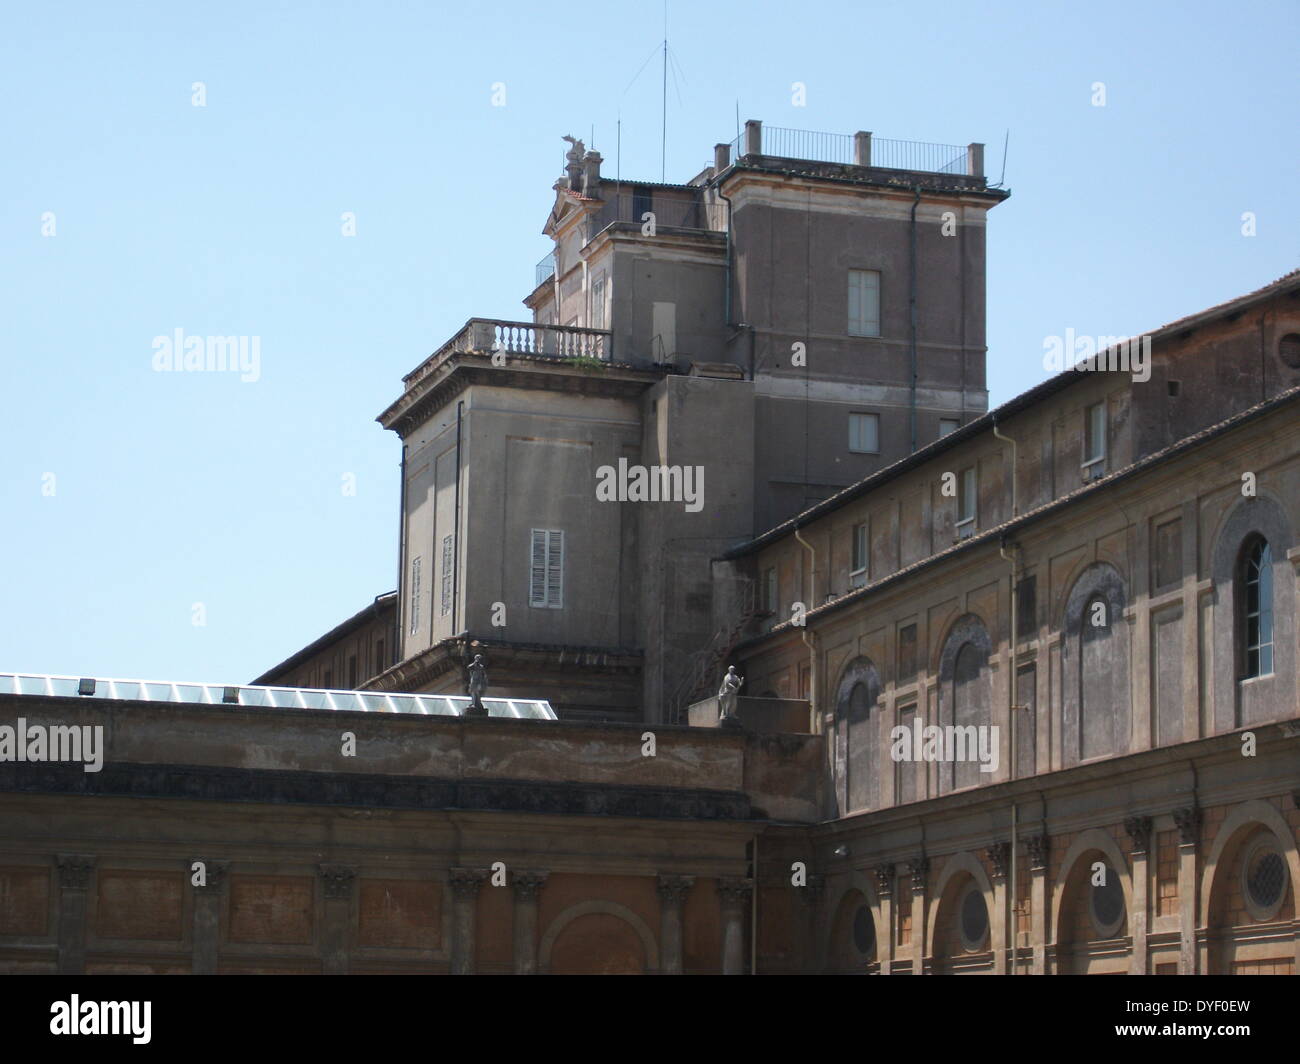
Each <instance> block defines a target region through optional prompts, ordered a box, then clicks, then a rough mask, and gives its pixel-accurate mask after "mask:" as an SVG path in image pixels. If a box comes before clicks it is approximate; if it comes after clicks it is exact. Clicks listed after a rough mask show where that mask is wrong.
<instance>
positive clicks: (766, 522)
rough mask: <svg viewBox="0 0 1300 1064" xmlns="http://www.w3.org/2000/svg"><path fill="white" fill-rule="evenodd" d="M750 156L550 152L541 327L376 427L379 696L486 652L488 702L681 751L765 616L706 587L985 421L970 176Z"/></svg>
mask: <svg viewBox="0 0 1300 1064" xmlns="http://www.w3.org/2000/svg"><path fill="white" fill-rule="evenodd" d="M764 135H765V134H764V131H763V130H762V128H761V125H760V124H759V123H757V122H750V123H748V124H747V126H746V131H745V135H744V137H742V138H741V140H740V141H739V142H738V143H736V144H734V145H719V146H718V147H717V148H716V149H715V153H714V164H713V166H711V167H709V168H706V169H705V170H703V171H701V172H700V173H699V174H697V175H696V176H695V177H693V178H691V179H690V180H689V181H688V182H686V183H685V184H680V185H670V184H662V183H658V184H652V183H645V182H623V181H611V180H609V179H608V178H604V177H602V176H601V172H600V167H601V162H602V160H601V157H600V155H599V154H598V153H596V152H591V151H586V150H585V148H584V146H583V145H582V143H581V141H577V140H575V139H574V138H566V139H567V140H568V141H569V142H570V144H571V148H570V150H569V152H568V156H567V165H566V167H565V175H564V176H563V177H561V178H560V179H559V181H557V182H556V184H555V186H554V189H553V191H554V193H555V199H554V203H553V205H552V209H551V212H550V215H549V216H548V218H547V221H546V224H545V227H544V232H545V233H546V234H547V235H548V236H550V237H551V239H552V240H553V242H554V250H553V252H552V253H551V254H550V255H548V256H547V259H545V260H544V261H543V262H542V263H541V264H539V266H538V276H537V283H536V285H535V287H534V289H533V290H532V292H531V293H530V294H529V295H528V296H527V298H526V299H525V300H524V303H525V305H526V306H527V307H528V308H529V310H530V311H531V313H532V317H533V320H532V321H531V322H509V321H498V320H488V319H471V320H470V321H469V322H468V323H467V324H466V326H465V327H464V329H462V330H461V332H460V333H458V334H457V336H455V337H453V338H452V339H451V340H449V341H448V342H447V343H446V344H444V345H443V346H442V347H441V348H440V349H439V350H438V351H436V352H435V353H434V355H432V356H431V357H430V358H429V359H427V360H426V361H425V362H424V363H422V364H421V365H420V366H419V367H417V369H416V370H415V371H413V372H412V373H411V374H409V375H408V376H407V377H406V378H405V382H404V383H405V386H406V387H405V391H404V392H403V395H402V396H401V397H400V398H399V399H398V400H397V401H396V402H395V403H394V404H392V406H390V407H389V409H388V410H386V411H385V412H384V414H382V415H381V416H380V421H381V423H382V424H384V425H385V427H388V428H392V429H394V430H396V431H397V432H398V433H399V434H400V435H401V436H402V440H403V454H404V471H403V484H404V487H403V504H402V510H403V513H402V528H403V532H402V563H401V582H402V590H401V594H400V596H399V601H400V608H399V627H400V638H401V648H402V654H401V657H402V662H401V665H400V666H399V667H398V671H397V673H396V674H395V675H396V679H394V680H392V681H391V682H393V683H400V684H402V685H403V686H404V687H405V688H407V689H419V690H452V689H455V688H457V687H458V686H459V684H460V682H461V675H460V670H461V668H462V666H463V662H464V659H465V657H466V656H467V655H468V654H469V653H471V651H472V650H473V651H479V650H483V651H486V653H487V656H488V657H489V664H490V672H491V675H492V677H493V686H494V689H495V691H496V692H498V693H501V694H504V695H507V696H508V694H509V693H511V692H513V691H517V692H518V693H519V694H520V695H521V696H523V695H527V696H528V697H546V698H549V699H550V700H551V702H552V703H553V704H554V705H555V706H556V707H557V709H558V710H559V712H560V713H561V715H569V716H596V717H604V718H612V719H625V720H626V719H644V720H649V721H663V720H668V721H676V720H677V719H679V718H680V712H681V709H682V708H683V705H684V703H685V701H686V700H688V699H689V698H691V697H693V696H694V695H695V694H697V693H698V692H699V690H701V689H702V688H703V687H707V685H708V684H709V683H710V681H711V680H712V677H711V676H710V670H711V669H712V667H713V665H714V664H716V660H717V659H718V658H719V657H720V656H721V655H724V654H725V652H726V651H727V650H729V649H730V646H729V644H728V641H729V640H734V638H735V634H736V632H737V631H738V628H737V624H738V622H739V621H741V620H742V619H743V618H744V616H745V614H746V612H753V611H754V610H755V609H757V607H758V599H757V597H756V591H755V589H753V588H748V589H746V588H740V589H730V590H727V589H724V590H723V592H721V593H719V589H718V587H717V586H716V584H715V581H714V579H713V566H712V559H714V558H716V557H718V556H719V555H720V554H722V553H723V552H724V551H726V550H727V549H729V548H730V547H732V546H735V545H736V544H738V543H741V542H744V541H745V540H747V539H750V538H753V537H754V536H756V535H759V534H761V533H762V532H764V531H766V530H767V529H768V528H770V527H772V526H774V525H776V524H778V523H779V522H781V521H783V520H785V519H786V518H788V517H790V516H792V515H794V514H796V513H798V512H799V511H800V510H802V509H804V508H805V507H806V506H807V505H809V504H811V503H813V502H816V501H819V500H820V499H822V498H825V497H827V496H828V495H830V494H833V493H834V492H835V491H836V490H838V489H840V488H842V487H845V486H847V485H849V484H851V483H853V482H855V481H857V480H859V479H861V478H862V477H863V476H866V475H868V474H870V473H871V472H874V471H875V470H876V469H878V468H882V467H883V466H885V465H887V464H889V463H891V462H893V461H895V460H897V459H898V458H901V457H903V456H904V455H906V454H907V453H908V452H909V451H910V450H912V449H914V448H915V447H919V446H922V445H923V444H925V443H927V442H929V440H931V439H933V438H935V437H936V436H937V435H938V434H939V433H940V432H941V431H944V429H945V427H946V426H947V425H949V424H950V425H953V426H955V424H959V423H960V422H962V421H964V420H969V419H970V418H972V417H974V416H977V415H978V414H980V413H983V412H984V410H985V409H986V408H987V393H986V392H985V390H984V350H985V349H984V239H983V236H984V229H983V226H984V215H985V211H987V210H988V208H989V207H991V206H993V205H994V204H996V203H998V202H1000V201H1001V200H1002V199H1004V198H1005V197H1006V195H1007V194H1006V193H1005V192H1002V191H999V190H994V189H989V188H988V187H987V185H986V183H985V181H984V178H983V176H982V174H981V171H982V157H981V149H980V146H979V145H970V146H968V147H966V148H957V147H948V146H940V145H915V144H910V143H904V142H894V141H891V142H879V141H878V142H876V143H875V144H874V145H873V143H872V139H871V137H870V135H869V134H865V133H859V134H857V135H856V136H853V137H848V136H844V137H832V136H829V135H821V134H815V135H814V134H800V133H797V132H796V131H786V130H769V131H767V133H766V137H767V143H766V144H765V143H764ZM814 137H816V138H820V140H819V141H818V142H817V143H816V144H813V142H812V141H811V140H810V138H814ZM810 145H811V146H812V147H813V148H814V149H815V150H812V151H806V150H805V149H806V148H808V147H809V146H810ZM733 152H734V153H735V157H734V159H733ZM801 154H822V155H826V156H828V157H829V161H818V160H809V159H804V158H801V157H800V155H801ZM897 164H906V165H897ZM926 167H931V168H930V169H927V168H926ZM624 470H627V471H631V472H632V473H633V477H632V479H633V480H634V479H635V475H636V472H635V471H636V470H641V471H642V472H643V474H644V475H647V476H648V477H649V478H650V481H651V483H657V484H662V485H663V486H664V492H663V493H657V492H656V493H652V494H650V495H649V496H647V495H646V494H645V493H644V492H638V490H637V488H636V487H634V486H633V485H632V483H631V481H630V480H629V478H627V477H626V476H624ZM611 471H618V476H617V478H616V482H615V484H614V489H615V490H614V493H613V494H611V493H610V492H609V491H608V490H605V491H604V492H603V494H602V491H601V485H602V484H604V485H605V486H606V487H607V488H608V486H609V476H610V473H611ZM643 483H644V482H643ZM672 486H675V488H672ZM670 488H671V489H672V490H670ZM732 592H734V595H733V594H732Z"/></svg>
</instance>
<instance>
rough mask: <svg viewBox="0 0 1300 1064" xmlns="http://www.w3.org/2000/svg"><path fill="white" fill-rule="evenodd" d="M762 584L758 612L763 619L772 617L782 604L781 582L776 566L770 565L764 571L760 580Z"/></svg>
mask: <svg viewBox="0 0 1300 1064" xmlns="http://www.w3.org/2000/svg"><path fill="white" fill-rule="evenodd" d="M759 579H760V581H761V583H760V584H759V588H758V595H759V599H758V612H759V616H761V617H771V616H772V615H773V614H774V613H776V610H777V606H778V605H779V603H780V594H781V581H780V577H779V576H778V574H777V568H776V566H775V565H769V566H767V567H766V568H765V569H764V570H763V575H762V576H761V577H760V578H759Z"/></svg>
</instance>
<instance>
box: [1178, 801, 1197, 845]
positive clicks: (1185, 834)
mask: <svg viewBox="0 0 1300 1064" xmlns="http://www.w3.org/2000/svg"><path fill="white" fill-rule="evenodd" d="M1174 823H1175V824H1177V825H1178V834H1179V836H1180V837H1181V839H1182V842H1183V845H1184V846H1195V845H1196V843H1197V840H1198V839H1199V838H1200V836H1201V811H1200V809H1198V808H1197V807H1196V806H1194V805H1185V806H1183V808H1181V809H1175V810H1174Z"/></svg>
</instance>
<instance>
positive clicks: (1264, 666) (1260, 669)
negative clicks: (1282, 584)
mask: <svg viewBox="0 0 1300 1064" xmlns="http://www.w3.org/2000/svg"><path fill="white" fill-rule="evenodd" d="M1242 585H1243V590H1244V591H1245V593H1246V594H1245V600H1244V602H1243V605H1244V607H1245V609H1244V610H1243V619H1244V621H1245V624H1244V629H1245V630H1244V632H1243V635H1244V637H1245V638H1244V649H1245V661H1244V665H1245V675H1244V678H1245V679H1250V678H1252V677H1255V676H1267V675H1269V673H1271V672H1272V671H1273V552H1272V550H1270V549H1269V545H1268V543H1266V542H1265V541H1264V540H1262V539H1257V540H1255V541H1254V543H1252V544H1251V545H1250V546H1249V547H1248V548H1247V549H1246V555H1245V565H1244V571H1243V573H1242Z"/></svg>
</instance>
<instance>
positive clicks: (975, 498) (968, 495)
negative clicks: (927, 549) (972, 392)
mask: <svg viewBox="0 0 1300 1064" xmlns="http://www.w3.org/2000/svg"><path fill="white" fill-rule="evenodd" d="M967 474H969V475H970V487H969V489H968V488H967V486H966V477H967ZM979 486H980V485H979V467H978V466H974V465H969V466H967V467H966V468H965V469H963V470H961V471H960V472H959V473H958V474H957V499H956V503H957V507H956V513H955V517H956V521H955V523H954V525H953V527H954V528H955V529H956V530H957V538H958V539H965V538H966V537H967V536H970V535H972V534H973V533H974V532H975V529H976V528H977V527H978V526H977V524H976V522H977V521H978V520H979V494H980V491H979ZM963 502H969V503H970V514H969V516H967V517H963V516H962V514H963V513H965V512H966V509H967V508H966V507H965V506H963V505H962V504H963Z"/></svg>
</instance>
